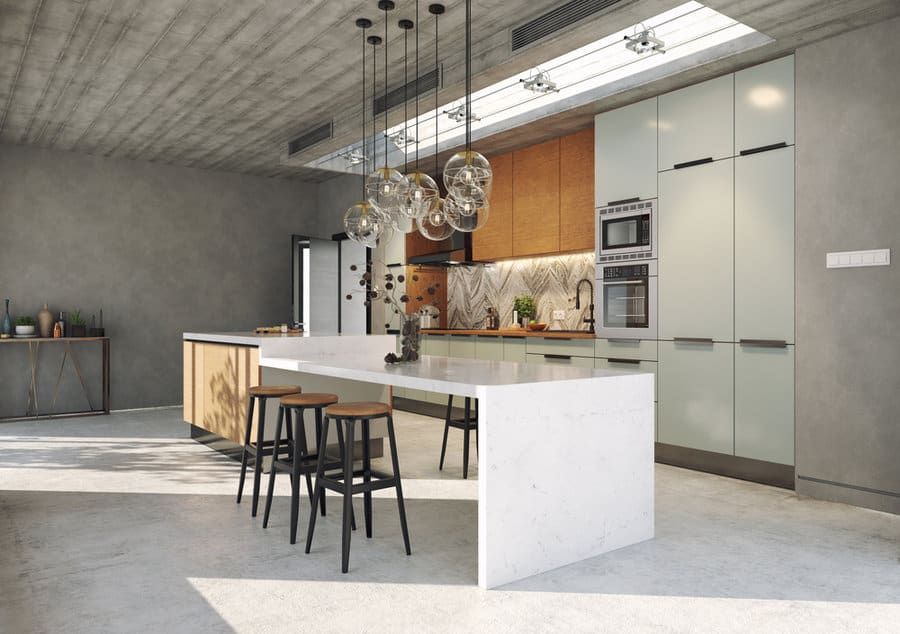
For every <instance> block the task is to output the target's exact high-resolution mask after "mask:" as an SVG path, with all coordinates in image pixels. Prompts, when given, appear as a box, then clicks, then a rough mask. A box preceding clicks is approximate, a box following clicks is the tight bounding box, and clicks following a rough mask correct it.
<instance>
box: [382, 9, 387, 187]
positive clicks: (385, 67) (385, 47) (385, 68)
mask: <svg viewBox="0 0 900 634" xmlns="http://www.w3.org/2000/svg"><path fill="white" fill-rule="evenodd" d="M387 97H388V9H387V5H384V104H382V105H383V106H384V170H385V174H387V167H388V138H387V114H388V113H387V111H388V103H387Z"/></svg>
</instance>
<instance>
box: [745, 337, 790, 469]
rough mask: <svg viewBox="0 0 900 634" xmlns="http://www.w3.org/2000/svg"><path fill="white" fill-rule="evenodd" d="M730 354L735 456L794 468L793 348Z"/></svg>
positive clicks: (751, 349) (750, 348)
mask: <svg viewBox="0 0 900 634" xmlns="http://www.w3.org/2000/svg"><path fill="white" fill-rule="evenodd" d="M734 354H735V357H734V453H735V455H737V456H742V457H744V458H754V459H756V460H766V461H768V462H777V463H779V464H786V465H792V464H794V346H785V347H784V348H764V347H755V346H749V345H743V346H742V345H738V346H736V347H735V353H734Z"/></svg>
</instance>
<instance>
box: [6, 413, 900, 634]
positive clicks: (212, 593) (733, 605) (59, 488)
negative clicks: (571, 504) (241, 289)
mask: <svg viewBox="0 0 900 634" xmlns="http://www.w3.org/2000/svg"><path fill="white" fill-rule="evenodd" d="M397 429H398V442H399V444H400V463H401V468H402V469H403V475H404V490H405V493H406V497H407V512H408V515H409V522H410V532H411V538H412V548H413V555H412V556H411V557H407V556H405V555H404V553H403V550H402V542H401V538H400V530H399V524H398V520H397V513H396V504H395V501H394V500H393V499H392V498H391V497H390V495H387V494H386V495H384V496H382V497H379V499H377V500H376V501H375V536H374V538H373V539H372V540H366V539H365V537H364V535H363V534H362V532H359V533H356V534H354V536H353V546H352V552H351V561H350V565H351V570H350V573H349V574H347V575H342V574H341V573H340V525H339V514H338V511H339V508H338V505H337V499H329V502H330V505H331V506H330V509H331V511H330V512H329V514H328V516H327V517H326V518H320V521H319V524H318V526H317V530H316V535H315V541H314V543H313V552H312V553H311V554H309V555H305V554H304V553H303V548H302V546H301V545H297V546H291V545H290V544H288V540H287V532H288V506H289V503H288V498H287V497H286V493H287V490H288V489H287V479H286V477H285V476H282V477H281V478H279V480H280V482H279V486H278V488H277V495H278V497H277V498H276V499H275V504H274V506H273V516H272V520H271V524H270V526H269V528H268V529H266V530H263V529H262V527H261V521H260V520H261V518H256V519H253V518H251V517H250V506H249V503H248V502H249V499H248V498H245V499H246V500H247V501H246V502H244V503H242V504H240V505H236V504H235V503H234V497H233V496H234V492H235V489H236V485H237V476H238V465H237V463H235V462H234V461H232V460H230V459H228V458H225V457H224V456H222V455H220V454H217V453H215V452H213V451H211V450H209V449H207V448H206V447H204V446H201V445H199V444H197V443H195V442H193V441H191V440H190V439H189V438H188V430H187V428H186V426H185V425H184V424H183V423H181V422H180V410H177V409H168V410H156V411H143V412H123V413H116V414H113V415H112V416H106V417H96V418H82V419H69V420H64V421H39V422H17V423H8V424H4V425H0V632H3V633H7V632H9V633H16V634H18V633H22V632H60V631H65V632H169V633H171V632H278V631H296V632H364V631H365V632H391V633H394V632H407V631H409V632H453V631H469V632H473V631H477V632H495V631H496V632H547V631H567V632H600V631H603V632H632V631H635V632H641V631H647V632H810V633H813V632H815V633H819V632H831V631H834V632H897V631H900V517H897V516H893V515H887V514H883V513H878V512H875V511H869V510H864V509H858V508H853V507H849V506H843V505H840V504H831V503H826V502H817V501H814V500H808V499H799V498H797V497H796V496H795V495H794V494H793V493H791V492H789V491H783V490H779V489H773V488H769V487H765V486H760V485H755V484H750V483H746V482H740V481H737V480H731V479H727V478H720V477H716V476H711V475H706V474H701V473H695V472H691V471H685V470H681V469H676V468H672V467H666V466H659V465H658V466H657V471H656V486H657V507H656V511H657V515H656V531H657V537H656V539H654V540H652V541H649V542H645V543H642V544H638V545H635V546H631V547H629V548H624V549H622V550H619V551H616V552H613V553H610V554H607V555H604V556H601V557H597V558H594V559H591V560H588V561H584V562H581V563H578V564H575V565H571V566H567V567H565V568H561V569H558V570H555V571H552V572H549V573H546V574H543V575H539V576H536V577H532V578H530V579H526V580H524V581H521V582H518V583H516V584H512V585H510V586H506V587H504V588H501V589H498V590H493V591H488V592H485V591H482V590H480V589H479V588H478V587H477V586H476V542H477V528H476V521H477V502H476V497H477V468H476V469H473V470H472V471H471V472H470V479H469V480H468V481H463V480H462V479H461V470H462V464H461V463H462V459H461V443H462V440H461V433H460V432H458V431H456V430H451V442H450V447H449V449H448V459H447V464H446V465H445V470H444V471H443V472H439V471H438V470H437V460H438V455H439V450H440V436H441V422H440V421H437V420H435V419H430V418H425V417H420V416H415V415H412V414H404V413H402V412H401V413H398V415H397ZM472 453H473V456H472V459H473V463H474V460H475V456H474V447H473V452H472ZM473 466H474V464H473ZM575 475H577V468H573V476H575ZM597 486H603V483H602V482H598V483H597ZM307 511H308V505H307V503H306V501H305V500H304V502H303V506H302V507H301V522H302V524H301V526H303V527H305V521H306V513H307ZM357 515H358V516H361V505H360V504H358V505H357ZM522 530H528V527H527V526H523V527H522ZM302 533H303V531H301V535H302ZM301 539H302V537H301Z"/></svg>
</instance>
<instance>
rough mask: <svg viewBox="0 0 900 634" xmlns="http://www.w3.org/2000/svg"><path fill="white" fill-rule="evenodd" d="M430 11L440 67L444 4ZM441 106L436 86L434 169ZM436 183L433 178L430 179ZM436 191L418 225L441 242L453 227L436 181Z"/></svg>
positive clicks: (435, 51) (418, 219) (424, 234)
mask: <svg viewBox="0 0 900 634" xmlns="http://www.w3.org/2000/svg"><path fill="white" fill-rule="evenodd" d="M428 12H429V13H431V14H432V15H433V16H434V67H435V68H436V69H437V68H439V61H438V60H439V58H438V16H440V15H441V14H442V13H444V5H442V4H437V3H435V4H430V5H428ZM439 112H440V108H439V107H438V90H437V86H435V88H434V171H435V172H437V170H438V140H439V139H438V136H439V135H438V132H439V129H440V114H439ZM430 180H431V182H432V183H434V180H433V179H430ZM434 191H435V192H436V195H435V196H434V198H431V202H430V203H429V204H428V207H427V209H426V211H425V213H424V214H423V215H421V216H419V217H418V218H416V225H417V226H418V227H419V233H421V234H422V235H423V236H425V237H426V238H428V239H429V240H434V241H436V242H439V241H441V240H446V239H447V238H449V237H450V236H451V235H453V227H451V226H450V223H449V222H447V214H446V213H445V211H444V200H443V199H442V198H441V197H440V193H439V191H438V188H437V183H434Z"/></svg>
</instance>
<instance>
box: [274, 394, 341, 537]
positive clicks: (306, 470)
mask: <svg viewBox="0 0 900 634" xmlns="http://www.w3.org/2000/svg"><path fill="white" fill-rule="evenodd" d="M337 402H338V397H337V395H336V394H327V393H326V394H321V393H320V394H316V393H307V394H291V395H289V396H282V397H281V402H280V406H279V408H278V419H277V421H276V423H275V445H274V447H273V449H272V470H271V471H270V472H269V488H268V492H267V495H266V510H265V512H264V513H263V528H267V527H268V525H269V511H270V510H271V508H272V498H273V497H274V492H275V474H276V472H278V471H284V472H286V473H289V474H290V476H291V543H292V544H295V543H297V515H298V513H299V510H300V476H301V475H305V476H306V490H307V493H308V494H309V500H310V502H312V499H313V487H312V480H311V478H310V474H312V473H315V471H316V466H317V457H318V454H317V453H314V454H310V453H309V448H308V447H307V444H306V423H305V421H304V418H303V415H304V412H305V411H306V410H308V409H312V410H314V411H315V413H316V447H317V451H318V448H319V447H320V446H321V447H322V449H321V450H322V451H324V447H325V445H324V444H322V442H321V438H322V410H323V409H324V408H325V407H327V406H328V405H333V404H334V403H337ZM292 412H293V415H292ZM285 419H287V427H288V429H289V430H293V431H292V434H293V437H294V442H293V443H288V448H287V452H285V455H284V456H282V451H281V450H282V446H281V428H282V424H283V422H284V421H285ZM338 443H339V450H340V454H341V459H343V455H344V445H343V439H342V438H341V437H338ZM291 445H293V446H291ZM342 466H343V463H342V462H341V460H332V461H331V462H327V463H326V464H325V469H340V468H342ZM319 505H320V507H321V512H322V515H325V496H324V495H323V496H322V497H321V499H320V500H319ZM310 512H311V513H314V512H315V507H313V508H312V509H311V510H310Z"/></svg>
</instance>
